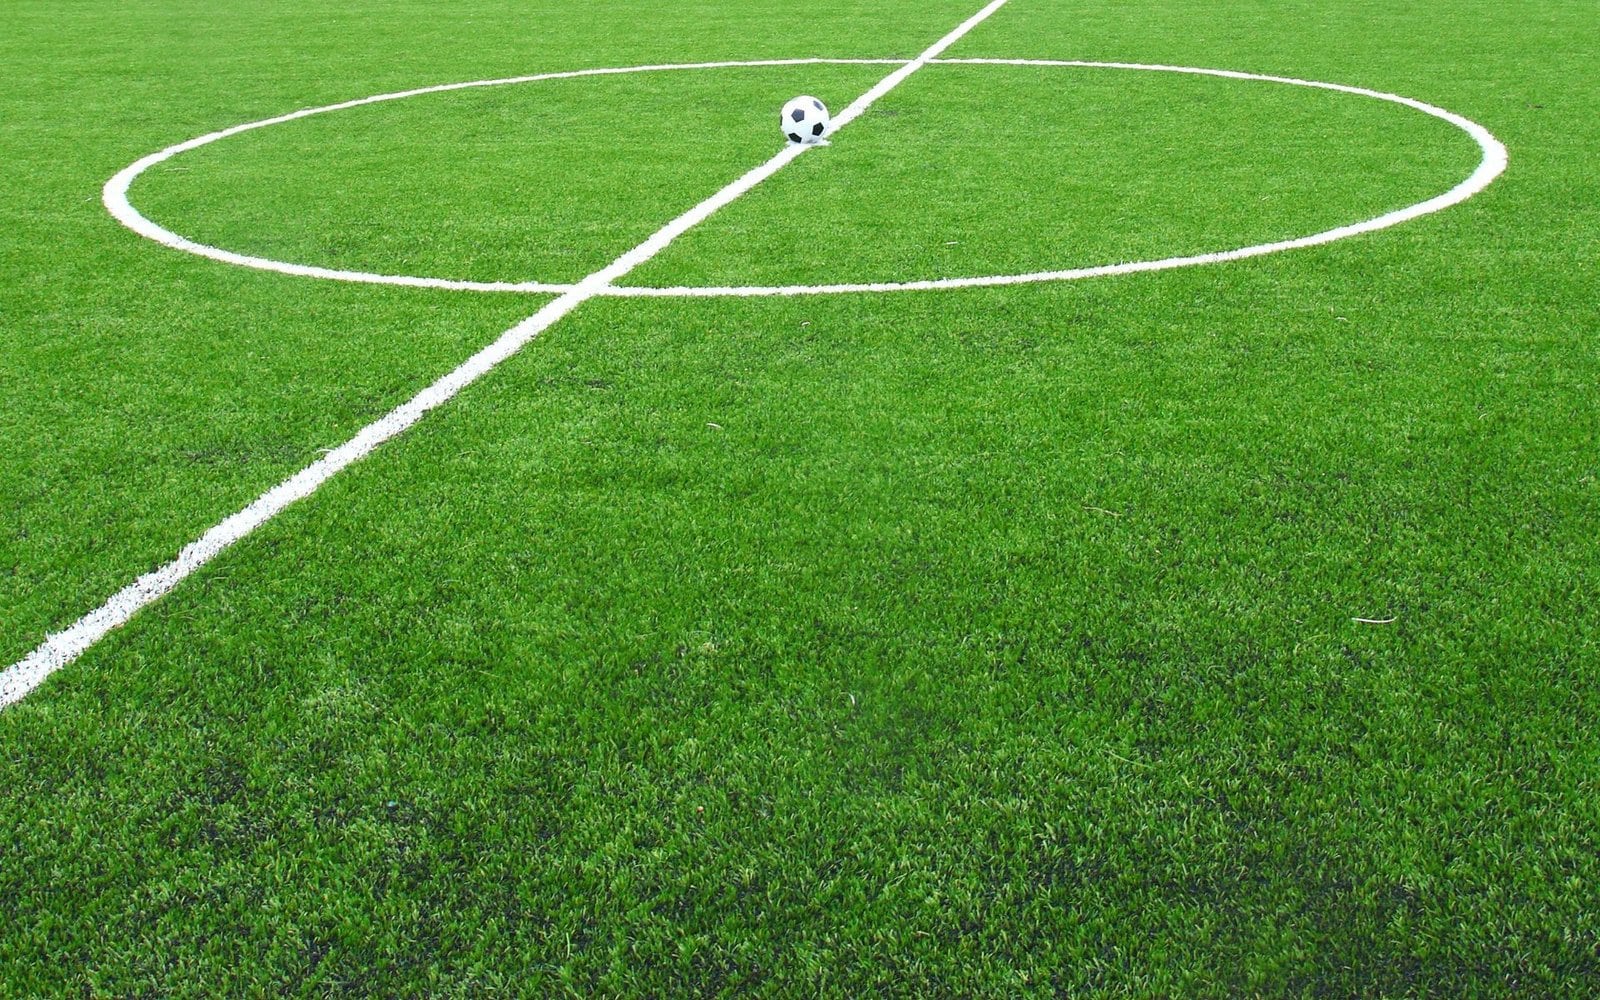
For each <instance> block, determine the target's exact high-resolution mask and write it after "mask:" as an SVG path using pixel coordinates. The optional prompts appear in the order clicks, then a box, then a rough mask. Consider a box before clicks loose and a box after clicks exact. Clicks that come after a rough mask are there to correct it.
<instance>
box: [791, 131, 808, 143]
mask: <svg viewBox="0 0 1600 1000" xmlns="http://www.w3.org/2000/svg"><path fill="white" fill-rule="evenodd" d="M789 141H790V142H805V140H804V139H802V138H800V133H799V132H790V133H789Z"/></svg>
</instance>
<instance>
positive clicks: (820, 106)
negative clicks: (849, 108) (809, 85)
mask: <svg viewBox="0 0 1600 1000" xmlns="http://www.w3.org/2000/svg"><path fill="white" fill-rule="evenodd" d="M811 103H812V104H815V105H816V106H817V110H818V111H826V110H827V108H824V107H823V106H822V102H821V101H819V100H817V99H816V98H815V97H813V98H812V99H811Z"/></svg>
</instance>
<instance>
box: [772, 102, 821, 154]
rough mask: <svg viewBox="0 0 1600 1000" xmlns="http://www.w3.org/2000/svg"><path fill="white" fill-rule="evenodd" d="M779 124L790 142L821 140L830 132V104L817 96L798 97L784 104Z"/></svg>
mask: <svg viewBox="0 0 1600 1000" xmlns="http://www.w3.org/2000/svg"><path fill="white" fill-rule="evenodd" d="M778 125H779V126H780V127H781V128H782V129H783V134H784V135H785V136H787V137H788V138H789V141H790V142H794V143H802V142H807V143H809V142H821V141H822V137H823V136H825V135H827V134H828V106H827V105H826V104H823V103H822V102H821V101H819V100H817V99H816V98H815V97H796V98H795V99H794V100H792V101H790V102H789V103H788V104H785V105H784V106H783V114H782V115H780V116H779V118H778Z"/></svg>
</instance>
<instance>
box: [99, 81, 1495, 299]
mask: <svg viewBox="0 0 1600 1000" xmlns="http://www.w3.org/2000/svg"><path fill="white" fill-rule="evenodd" d="M913 61H914V60H901V59H761V60H748V61H738V62H706V63H672V64H662V65H651V66H627V67H618V68H610V69H583V70H570V71H566V72H561V73H540V74H535V75H532V76H518V77H507V78H505V79H499V80H473V81H470V82H467V83H448V84H442V85H439V86H434V87H421V88H418V89H415V90H404V91H399V92H396V93H392V94H379V95H377V96H375V97H364V98H361V99H359V100H354V101H345V102H343V103H340V104H330V105H327V106H325V107H319V108H308V109H306V110H304V111H296V112H293V113H291V114H287V115H280V116H278V117H276V118H268V119H264V120H262V121H258V122H250V123H248V124H245V125H236V126H234V127H232V128H227V129H223V130H221V131H219V132H212V133H210V134H209V135H203V136H200V137H199V138H197V139H190V140H189V141H187V142H181V143H178V144H177V145H175V146H169V147H167V148H166V149H163V150H161V151H160V152H158V153H152V154H151V155H149V156H146V157H144V158H143V159H141V160H139V161H138V162H136V163H134V164H132V165H130V166H128V167H127V168H125V169H123V170H122V171H120V172H119V173H118V174H117V175H116V176H115V177H112V178H111V180H109V181H107V182H106V186H105V192H104V200H105V204H106V208H107V210H109V211H110V212H111V214H112V215H113V216H115V217H116V218H117V220H118V221H120V222H122V223H123V225H125V226H127V227H128V228H129V229H132V230H133V231H134V232H136V233H138V234H140V235H141V236H145V237H148V238H149V239H152V240H155V241H156V242H157V243H161V244H164V245H166V246H169V247H172V248H173V249H176V250H183V251H186V252H188V253H193V254H198V255H200V256H202V257H209V258H211V259H213V260H219V261H223V262H224V263H229V264H238V265H240V266H243V267H252V268H257V269H260V270H266V271H276V272H279V273H281V274H291V275H296V276H301V277H310V278H328V279H332V280H336V281H353V282H366V283H370V284H385V285H406V286H411V287H417V288H439V289H450V290H455V291H471V292H523V293H527V292H545V293H557V294H564V293H566V292H569V291H571V290H573V288H575V287H576V286H575V285H570V284H558V283H549V282H540V281H521V282H499V281H459V280H454V279H449V278H429V277H418V276H412V275H393V274H370V273H367V272H363V271H344V270H337V269H333V268H323V267H314V266H311V265H306V264H293V263H288V262H285V261H275V260H270V259H267V258H264V257H252V256H249V255H246V254H239V253H234V252H233V251H230V250H223V249H220V248H218V247H212V246H207V245H206V244H203V243H196V242H194V241H193V240H189V239H187V238H185V237H183V236H179V235H178V234H176V233H174V232H172V231H170V230H168V229H165V228H163V227H161V226H159V225H157V224H156V223H154V222H152V221H150V220H149V219H147V218H146V217H145V216H144V215H142V214H140V212H139V210H138V209H136V208H134V207H133V206H132V204H130V203H129V201H128V197H127V195H128V187H129V186H130V185H131V184H132V183H133V181H134V179H135V178H137V177H138V176H139V175H140V174H142V173H143V172H144V171H146V170H148V169H149V168H150V167H152V166H155V165H156V164H158V163H161V162H162V161H164V160H168V159H171V158H172V157H174V156H177V155H178V154H179V153H184V152H187V151H189V150H191V149H196V148H198V147H200V146H204V145H206V144H208V143H212V142H216V141H217V140H219V139H225V138H227V137H228V136H231V135H238V134H239V133H241V132H248V131H250V130H252V129H258V128H265V127H267V126H269V125H278V124H282V123H284V122H289V121H294V120H295V119H298V118H306V117H309V116H311V115H318V114H326V113H327V112H330V111H342V110H345V109H347V108H355V107H360V106H362V105H366V104H377V103H379V102H382V101H396V100H400V99H402V98H407V97H417V96H420V95H422V94H436V93H442V92H445V91H452V90H466V89H470V88H476V87H499V86H506V85H509V84H517V83H535V82H538V81H541V80H561V79H569V78H572V77H583V76H613V75H619V74H626V73H652V72H663V71H670V70H692V69H732V68H741V67H752V66H806V65H820V64H826V65H867V66H873V65H877V66H900V67H902V68H905V67H908V66H910V65H911V62H913ZM924 65H948V66H1061V67H1074V68H1081V69H1123V70H1143V71H1149V72H1157V73H1185V74H1189V75H1193V76H1215V77H1222V78H1224V79H1229V80H1252V81H1258V82H1263V83H1281V84H1288V85H1290V86H1295V87H1310V88H1313V89H1316V90H1331V91H1337V92H1339V93H1345V94H1354V95H1356V96H1359V97H1369V98H1373V99H1375V100H1380V101H1387V102H1389V103H1391V104H1399V105H1401V106H1403V107H1408V108H1411V109H1413V110H1416V111H1420V112H1422V113H1423V114H1426V115H1430V116H1432V117H1434V118H1438V119H1440V120H1441V121H1445V122H1448V123H1450V124H1451V125H1454V126H1455V127H1456V128H1459V129H1461V130H1462V131H1463V132H1465V133H1467V135H1469V136H1471V137H1472V139H1473V141H1475V142H1476V143H1477V144H1478V147H1479V148H1480V149H1481V150H1482V151H1483V159H1482V160H1481V161H1479V163H1478V167H1477V169H1475V170H1474V171H1473V172H1472V174H1471V175H1470V176H1468V177H1467V178H1466V179H1465V180H1463V181H1462V182H1461V183H1460V184H1457V185H1456V186H1455V187H1453V188H1451V189H1450V190H1449V191H1446V192H1445V193H1443V194H1441V195H1437V196H1435V197H1433V198H1429V199H1427V200H1426V201H1422V202H1418V203H1417V204H1415V205H1409V206H1407V207H1405V208H1401V209H1397V210H1395V211H1393V212H1388V213H1386V214H1384V215H1380V216H1377V217H1376V218H1372V219H1368V220H1366V221H1364V222H1357V223H1353V224H1351V225H1348V226H1340V227H1338V228H1335V229H1329V230H1325V231H1323V232H1320V233H1313V234H1312V235H1310V236H1301V237H1298V238H1295V239H1288V240H1279V241H1276V242H1272V243H1260V244H1256V245H1254V246H1248V247H1241V248H1239V249H1236V250H1222V251H1216V252H1213V253H1203V254H1194V255H1191V256H1184V257H1166V258H1163V259H1160V260H1144V261H1129V262H1125V263H1120V264H1102V265H1098V266H1095V267H1080V268H1071V269H1067V270H1057V271H1035V272H1031V273H1028V274H1009V275H989V276H980V277H968V278H933V279H928V280H924V281H888V282H861V283H846V284H830V285H769V286H756V285H732V286H725V287H708V286H676V287H666V288H656V287H649V286H627V285H616V286H607V287H606V288H604V289H602V290H601V291H600V292H599V293H598V294H600V295H605V296H613V297H622V298H668V297H670V298H720V297H724V296H729V297H753V296H772V295H777V296H793V295H839V294H845V293H851V292H905V291H932V290H938V289H953V288H978V287H987V286H992V285H1024V284H1034V283H1038V282H1044V281H1078V280H1082V279H1084V278H1100V277H1108V276H1111V275H1118V274H1136V273H1139V272H1144V271H1168V270H1172V269H1174V268H1180V267H1195V266H1198V265H1203V264H1221V263H1226V262H1228V261H1235V260H1245V259H1247V258H1250V257H1261V256H1265V255H1266V254H1272V253H1280V252H1282V251H1285V250H1299V249H1304V248H1306V247H1313V246H1319V245H1322V244H1325V243H1332V242H1335V241H1336V240H1342V239H1347V238H1349V237H1352V236H1359V235H1361V234H1364V233H1371V232H1377V231H1378V230H1380V229H1388V228H1390V227H1391V226H1398V225H1400V224H1401V223H1404V222H1410V221H1411V220H1413V219H1417V218H1421V217H1422V216H1424V215H1431V214H1432V213H1434V212H1438V211H1442V210H1443V209H1446V208H1449V207H1450V206H1452V205H1457V204H1460V203H1461V202H1463V201H1466V200H1467V199H1468V198H1471V197H1472V196H1473V195H1476V194H1478V193H1479V192H1480V191H1482V190H1483V189H1484V188H1486V187H1488V186H1489V185H1490V184H1491V183H1493V182H1494V180H1495V178H1497V177H1499V176H1500V175H1501V174H1502V173H1504V172H1505V169H1506V165H1507V162H1508V154H1507V152H1506V147H1505V146H1504V145H1503V144H1502V143H1501V142H1500V141H1499V140H1498V139H1496V138H1495V137H1494V135H1493V134H1491V133H1490V132H1489V130H1488V129H1486V128H1484V127H1483V126H1482V125H1479V124H1478V123H1477V122H1474V121H1472V120H1471V119H1469V118H1465V117H1463V116H1461V115H1458V114H1456V113H1455V112H1453V111H1447V110H1445V109H1444V108H1441V107H1437V106H1435V105H1432V104H1428V103H1426V102H1423V101H1418V100H1414V99H1413V98H1409V97H1402V96H1400V95H1398V94H1390V93H1386V92H1384V91H1381V90H1369V89H1367V88H1365V87H1352V86H1347V85H1345V84H1340V83H1324V82H1321V81H1318V80H1302V79H1298V78H1296V77H1287V76H1271V75H1268V74H1264V73H1244V72H1240V71H1237V70H1226V69H1206V68H1203V67H1197V66H1168V65H1164V64H1160V63H1126V62H1090V61H1085V60H1077V59H930V60H927V61H926V63H924ZM841 117H842V116H841Z"/></svg>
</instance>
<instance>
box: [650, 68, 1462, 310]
mask: <svg viewBox="0 0 1600 1000" xmlns="http://www.w3.org/2000/svg"><path fill="white" fill-rule="evenodd" d="M1481 155H1482V154H1481V152H1480V150H1479V149H1478V146H1477V144H1476V143H1474V142H1473V141H1472V140H1471V138H1470V137H1468V136H1466V135H1465V134H1463V133H1461V132H1460V131H1459V130H1457V129H1455V128H1453V127H1452V126H1450V125H1448V124H1446V123H1444V122H1441V121H1439V120H1437V119H1434V118H1430V117H1427V116H1425V115H1422V114H1419V113H1418V112H1416V111H1412V110H1410V109H1408V108H1403V107H1400V106H1398V105H1395V104H1390V103H1384V102H1381V101H1375V100H1372V99H1369V98H1366V99H1364V98H1358V97H1352V96H1350V95H1345V94H1337V93H1332V92H1329V91H1325V90H1313V89H1308V88H1303V87H1292V86H1286V85H1282V84H1268V83H1261V82H1241V81H1237V80H1224V79H1219V78H1216V77H1205V76H1196V75H1192V74H1172V73H1154V72H1137V71H1128V70H1111V69H1081V68H1067V67H1010V66H933V67H929V68H928V69H927V70H925V71H923V72H922V73H920V74H919V75H918V76H916V77H915V78H913V79H912V80H911V81H909V82H908V83H907V84H906V85H905V86H904V87H903V88H901V89H900V90H898V91H896V92H895V93H894V94H893V95H891V96H890V97H889V98H888V99H887V100H885V101H883V102H882V103H881V104H880V105H878V106H876V107H874V108H873V109H872V110H871V111H870V112H868V120H867V123H866V124H865V125H864V126H863V127H860V128H859V130H858V131H857V132H854V133H850V134H847V135H846V136H845V137H844V140H843V141H841V142H840V143H838V144H837V146H836V148H829V149H827V150H823V151H821V152H820V153H819V154H818V155H816V156H810V157H806V158H804V159H803V160H802V161H800V162H799V163H796V164H795V167H794V169H793V170H789V171H786V172H785V173H784V174H783V175H782V176H780V177H778V178H774V179H773V181H772V182H771V183H769V184H765V185H762V187H761V188H760V189H758V190H756V191H753V192H751V193H750V195H749V196H747V197H746V198H743V199H741V200H740V202H739V203H738V204H737V205H734V206H731V207H730V208H729V210H728V211H726V212H722V213H719V214H718V215H717V217H716V218H715V219H713V220H710V221H709V222H708V223H707V224H706V225H704V226H701V227H698V228H697V229H696V231H695V232H693V233H690V234H688V235H687V236H686V237H685V238H684V239H683V240H682V241H680V243H679V244H678V245H677V246H676V247H674V248H673V252H672V253H670V254H665V255H663V256H662V257H659V258H657V259H656V260H655V261H654V262H652V263H651V264H650V265H649V266H648V267H646V268H644V269H641V270H640V271H639V272H638V274H637V276H636V279H633V280H637V281H638V282H639V283H641V284H653V285H749V284H766V285H771V284H837V283H851V282H866V281H914V280H924V279H930V278H949V277H968V276H981V275H992V274H1019V273H1025V272H1029V271H1046V270H1060V269H1065V268H1072V267H1085V266H1094V265H1099V264H1115V263H1120V262H1123V261H1129V260H1154V259H1159V258H1162V257H1174V256H1183V255H1189V254H1196V253H1206V252H1211V251H1216V250H1230V249H1234V248H1236V247H1243V246H1249V245H1251V244H1256V243H1266V242H1270V241H1273V240H1281V239H1287V238H1292V237H1296V236H1306V235H1310V234H1312V233H1316V232H1321V231H1323V230H1326V229H1332V228H1334V227H1336V226H1342V225H1346V224H1349V223H1353V222H1360V221H1362V220H1365V219H1368V218H1371V217H1373V216H1377V215H1381V214H1383V213H1384V212H1387V211H1391V210H1393V209H1397V208H1402V207H1405V206H1406V205H1410V204H1412V203H1415V202H1418V201H1423V200H1425V199H1427V198H1430V197H1432V196H1433V195H1436V194H1439V193H1442V192H1444V191H1447V190H1449V189H1450V188H1451V187H1453V186H1455V184H1457V183H1458V182H1460V181H1461V180H1462V179H1464V178H1465V177H1466V176H1467V175H1468V174H1470V173H1471V172H1472V170H1473V168H1474V167H1475V166H1476V165H1477V163H1478V161H1479V159H1480V157H1481ZM774 219H795V220H800V221H799V224H797V225H793V226H778V225H774V224H773V220H774ZM731 247H737V248H739V250H740V252H737V253H730V252H729V250H730V248H731Z"/></svg>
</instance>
